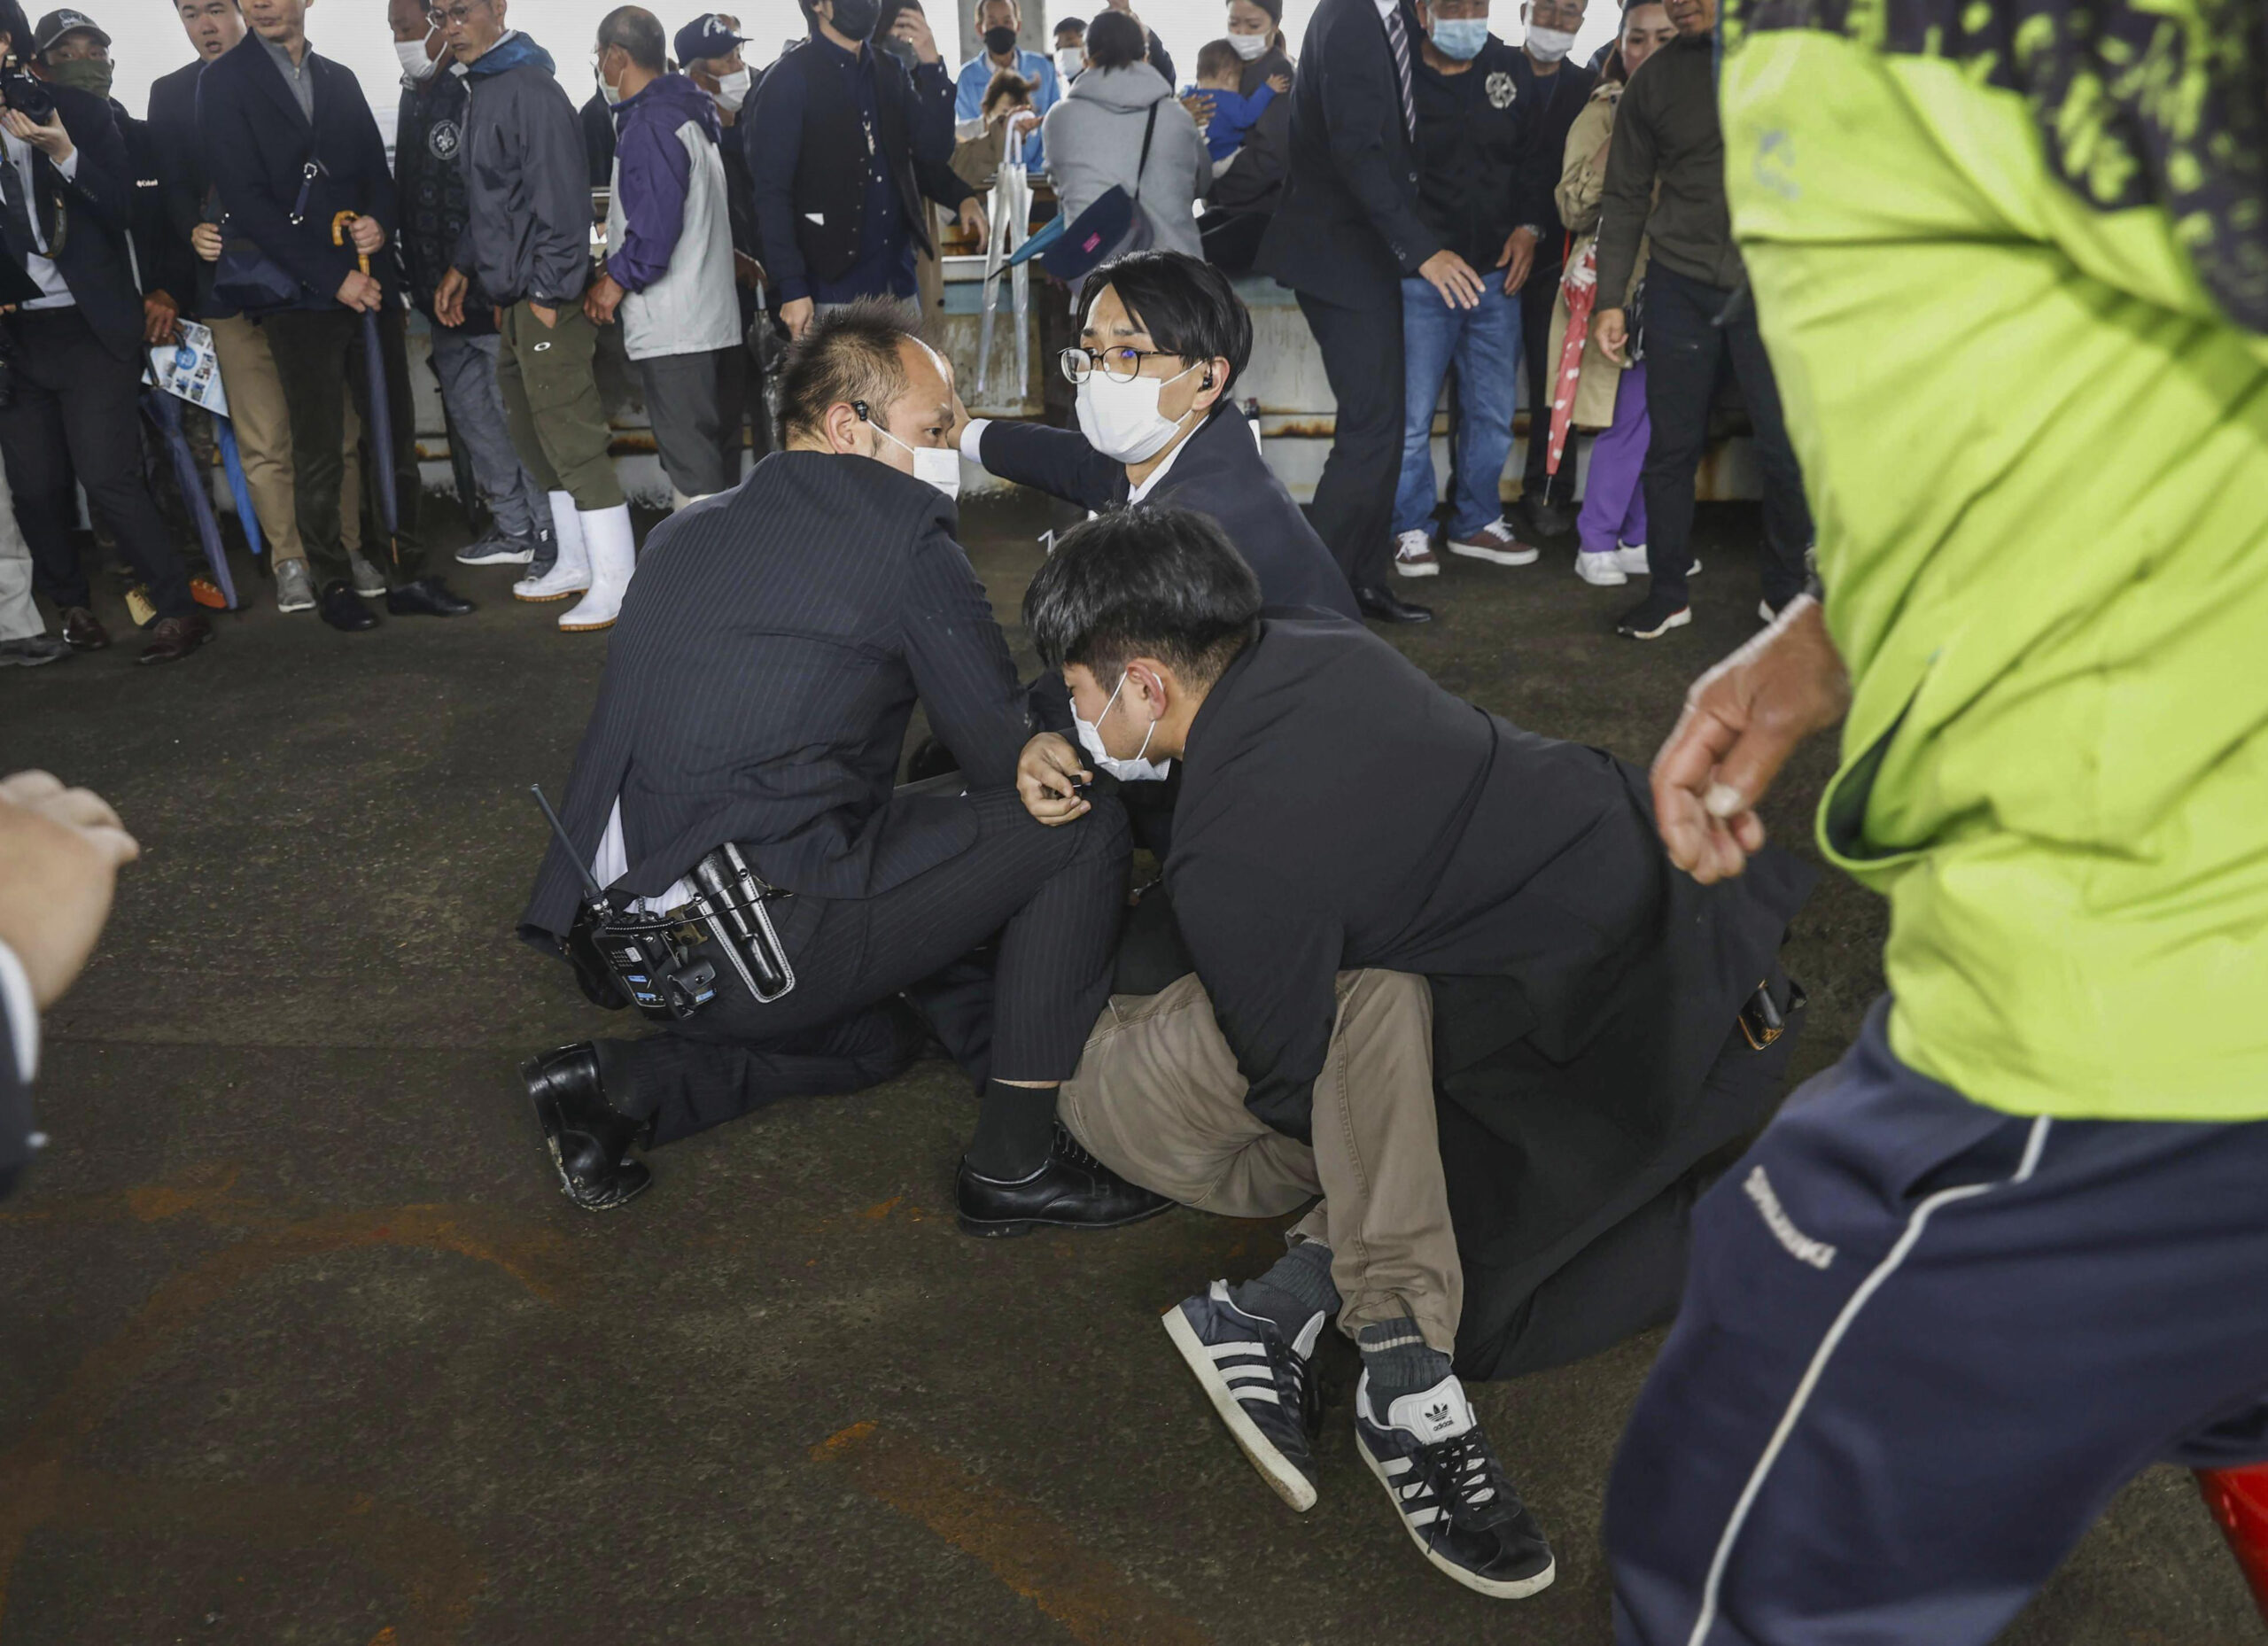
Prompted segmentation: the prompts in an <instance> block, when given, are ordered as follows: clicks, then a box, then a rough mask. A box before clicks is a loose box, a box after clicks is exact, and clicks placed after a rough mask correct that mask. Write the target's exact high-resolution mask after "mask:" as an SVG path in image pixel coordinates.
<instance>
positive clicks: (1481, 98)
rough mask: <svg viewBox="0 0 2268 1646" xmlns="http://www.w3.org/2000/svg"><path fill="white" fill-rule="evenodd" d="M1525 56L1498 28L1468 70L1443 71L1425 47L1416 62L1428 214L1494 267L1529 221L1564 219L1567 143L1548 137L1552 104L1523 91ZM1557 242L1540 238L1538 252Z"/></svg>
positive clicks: (1451, 238) (1422, 185)
mask: <svg viewBox="0 0 2268 1646" xmlns="http://www.w3.org/2000/svg"><path fill="white" fill-rule="evenodd" d="M1519 61H1520V53H1519V52H1518V50H1517V49H1515V48H1514V47H1511V46H1508V45H1506V44H1505V43H1503V41H1501V40H1499V39H1497V38H1496V36H1495V35H1489V36H1488V43H1487V45H1485V46H1483V47H1481V48H1480V56H1479V57H1476V58H1473V59H1472V64H1471V65H1470V66H1468V67H1466V69H1465V70H1464V73H1462V74H1441V72H1440V71H1438V70H1436V69H1434V68H1433V67H1431V66H1428V65H1427V64H1426V62H1425V58H1424V56H1423V55H1422V53H1421V54H1420V56H1419V57H1418V58H1417V61H1416V62H1414V63H1412V64H1411V65H1410V90H1411V91H1412V92H1413V93H1414V94H1415V96H1416V97H1417V214H1418V215H1419V216H1420V217H1423V218H1424V219H1425V226H1426V227H1427V228H1428V229H1432V230H1433V233H1434V234H1435V235H1437V236H1439V237H1440V238H1441V244H1442V245H1445V246H1447V247H1449V250H1450V251H1452V252H1456V254H1457V255H1458V256H1459V257H1462V258H1463V259H1464V260H1465V261H1466V262H1468V263H1470V264H1472V266H1473V267H1474V268H1478V269H1480V270H1483V271H1484V272H1485V271H1486V270H1487V269H1490V268H1494V267H1495V262H1496V258H1497V255H1498V253H1500V252H1503V249H1504V240H1505V237H1507V236H1509V235H1510V234H1511V232H1512V230H1513V229H1517V228H1518V227H1519V226H1520V225H1521V224H1522V223H1534V224H1535V225H1536V226H1538V227H1539V228H1542V229H1547V230H1548V229H1550V225H1551V224H1553V223H1556V222H1557V221H1558V220H1557V216H1556V215H1555V214H1554V213H1553V211H1552V209H1551V188H1552V185H1553V184H1554V183H1556V182H1558V181H1559V151H1558V150H1557V149H1556V148H1552V149H1548V150H1547V148H1546V146H1545V145H1544V144H1542V142H1540V141H1539V134H1538V132H1537V130H1536V126H1537V124H1538V121H1537V119H1536V117H1537V115H1538V114H1539V113H1541V112H1542V108H1541V105H1539V104H1537V103H1536V102H1535V101H1534V99H1533V98H1530V97H1523V96H1522V95H1521V91H1520V88H1521V83H1522V79H1523V77H1522V75H1521V74H1520V73H1519ZM1562 73H1565V71H1564V70H1563V71H1562ZM1546 238H1547V239H1550V238H1551V237H1550V235H1549V234H1548V233H1547V235H1546ZM1556 245H1557V243H1556V241H1555V242H1554V249H1553V250H1544V249H1542V248H1539V249H1538V251H1537V252H1536V255H1537V257H1538V258H1539V259H1544V258H1550V257H1552V256H1553V255H1554V254H1555V251H1556Z"/></svg>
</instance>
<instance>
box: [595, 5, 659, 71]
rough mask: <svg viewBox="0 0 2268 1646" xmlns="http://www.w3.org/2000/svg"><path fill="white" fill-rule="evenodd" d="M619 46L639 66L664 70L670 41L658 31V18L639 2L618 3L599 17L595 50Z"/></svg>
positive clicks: (653, 69)
mask: <svg viewBox="0 0 2268 1646" xmlns="http://www.w3.org/2000/svg"><path fill="white" fill-rule="evenodd" d="M609 46H620V47H621V48H622V49H623V50H624V51H625V52H626V53H628V54H629V58H630V60H631V61H632V62H633V63H635V64H636V65H637V66H639V67H640V68H642V69H646V70H648V71H649V72H650V73H653V74H663V73H664V72H666V70H667V69H668V67H669V60H670V43H669V38H668V36H667V35H664V34H663V33H662V19H660V18H658V17H656V16H655V15H654V14H653V13H652V12H649V11H647V10H646V9H645V7H643V6H636V5H618V6H617V7H615V8H614V10H613V11H611V12H608V13H607V14H606V15H605V16H604V17H602V18H601V19H599V50H602V51H603V50H606V49H607V48H608V47H609Z"/></svg>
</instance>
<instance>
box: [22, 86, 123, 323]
mask: <svg viewBox="0 0 2268 1646" xmlns="http://www.w3.org/2000/svg"><path fill="white" fill-rule="evenodd" d="M48 89H49V90H50V91H51V92H52V93H53V94H54V97H55V106H56V108H57V109H58V111H60V112H61V113H62V116H63V128H64V130H66V131H67V132H69V133H70V134H71V144H72V146H73V147H74V148H75V149H77V150H78V151H79V159H78V164H77V166H76V167H75V168H74V171H73V174H72V175H71V176H70V177H68V178H66V177H65V176H64V175H63V174H62V173H61V172H59V171H58V170H57V169H56V168H55V165H54V162H53V161H51V160H50V159H48V158H47V156H46V155H45V154H43V153H41V152H39V151H37V150H35V151H33V153H32V198H33V203H34V205H35V206H36V207H37V209H38V212H39V221H40V231H41V232H42V233H43V235H45V236H46V237H47V243H48V245H50V246H51V247H54V248H56V250H55V253H54V256H55V267H56V268H57V270H58V272H60V273H61V275H62V276H63V283H64V284H65V285H66V286H67V287H69V288H70V291H71V296H72V299H74V301H75V302H76V303H77V304H78V306H79V313H80V315H81V316H82V318H83V319H84V320H85V321H86V322H87V325H88V328H89V330H92V331H93V332H94V334H95V336H96V338H98V339H99V340H100V341H101V343H102V346H104V347H105V348H106V349H108V350H109V351H110V352H111V353H113V354H115V355H117V356H118V358H119V359H120V360H122V361H133V360H138V359H139V358H140V357H141V351H142V290H141V287H140V286H139V285H138V284H137V283H136V281H135V278H134V266H133V264H132V262H131V261H130V260H128V254H127V236H128V233H129V232H130V230H131V229H132V228H133V225H134V169H133V167H132V166H131V165H130V164H128V160H127V156H126V140H125V138H124V137H122V136H120V134H119V129H118V123H117V122H116V121H115V120H113V119H111V113H110V105H109V104H107V103H105V102H104V101H103V100H102V99H101V98H100V97H95V96H92V95H91V94H89V93H88V92H84V91H80V90H76V89H74V88H72V87H69V86H50V87H49V88H48ZM0 163H4V160H0ZM0 240H4V244H5V245H6V247H7V252H8V255H9V256H10V257H11V258H12V259H14V260H15V261H16V263H17V264H18V265H19V267H20V266H21V265H22V263H23V261H24V259H25V258H26V257H27V255H30V254H32V253H35V252H37V250H38V248H37V247H36V246H34V245H19V243H18V238H17V236H16V234H15V232H14V230H13V229H7V230H5V232H4V235H0Z"/></svg>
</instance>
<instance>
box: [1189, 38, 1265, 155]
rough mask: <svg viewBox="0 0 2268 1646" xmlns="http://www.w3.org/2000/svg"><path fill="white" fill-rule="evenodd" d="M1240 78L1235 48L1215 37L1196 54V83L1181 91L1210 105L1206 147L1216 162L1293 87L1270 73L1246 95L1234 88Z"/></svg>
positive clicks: (1241, 72) (1241, 63) (1240, 61)
mask: <svg viewBox="0 0 2268 1646" xmlns="http://www.w3.org/2000/svg"><path fill="white" fill-rule="evenodd" d="M1243 77H1244V59H1243V58H1240V57H1239V56H1238V55H1237V49H1236V48H1235V47H1234V46H1232V45H1231V44H1230V43H1228V42H1227V41H1225V40H1216V41H1214V42H1213V43H1211V44H1210V45H1208V46H1207V47H1206V48H1205V49H1204V50H1202V51H1200V52H1199V53H1198V54H1197V83H1196V84H1195V85H1193V86H1192V87H1190V88H1189V89H1187V90H1185V91H1184V92H1183V93H1182V94H1181V95H1182V96H1183V97H1201V98H1203V99H1204V100H1205V102H1206V103H1207V105H1208V106H1209V107H1210V109H1211V111H1212V113H1210V115H1209V116H1208V118H1207V120H1206V121H1205V147H1206V149H1207V151H1208V152H1210V153H1211V155H1212V156H1213V159H1214V160H1215V161H1216V163H1217V162H1219V161H1222V160H1225V159H1228V158H1229V156H1231V154H1234V153H1235V152H1236V151H1237V150H1238V149H1239V147H1241V146H1242V145H1243V143H1244V135H1245V133H1247V132H1248V131H1250V130H1251V129H1252V125H1253V122H1254V120H1258V119H1259V118H1260V113H1261V111H1262V109H1265V108H1266V107H1267V106H1268V105H1270V103H1273V102H1274V101H1275V100H1276V99H1277V98H1278V97H1280V96H1281V95H1283V94H1284V93H1285V92H1286V91H1289V90H1290V89H1292V82H1290V81H1288V80H1286V79H1285V78H1284V76H1282V75H1281V74H1270V76H1269V77H1268V83H1267V84H1265V85H1263V86H1262V87H1261V89H1259V90H1257V91H1255V92H1254V93H1253V94H1252V95H1251V96H1250V97H1245V96H1243V95H1241V94H1240V93H1239V91H1238V90H1237V88H1238V86H1239V85H1240V84H1241V83H1242V82H1243Z"/></svg>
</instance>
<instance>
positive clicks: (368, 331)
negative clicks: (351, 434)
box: [330, 212, 401, 571]
mask: <svg viewBox="0 0 2268 1646" xmlns="http://www.w3.org/2000/svg"><path fill="white" fill-rule="evenodd" d="M355 215H356V214H354V213H353V212H338V213H336V214H333V215H332V217H331V220H330V243H331V244H332V245H346V225H347V224H349V223H351V222H353V221H354V218H355ZM354 260H355V262H356V263H357V264H359V265H360V266H361V270H362V272H363V273H364V274H366V275H367V274H369V272H370V260H369V257H368V256H366V255H364V254H363V253H361V252H356V253H355V254H354ZM362 360H363V376H364V377H367V378H369V384H370V420H369V421H370V426H369V433H368V435H367V437H366V438H367V439H369V443H370V445H369V450H370V472H371V474H373V475H374V476H376V477H377V486H378V518H379V519H381V520H383V521H384V522H385V528H386V542H387V547H388V551H389V552H390V553H391V554H392V555H393V563H394V569H395V570H396V571H400V569H401V545H400V543H397V542H395V541H394V537H395V534H396V533H397V532H400V530H401V523H400V516H399V515H398V514H397V513H396V508H397V504H396V500H395V498H394V494H393V419H392V415H391V412H390V408H388V407H387V405H386V356H385V350H384V346H382V345H381V344H380V343H379V341H378V314H377V310H376V309H369V308H366V309H364V310H363V311H362Z"/></svg>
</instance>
